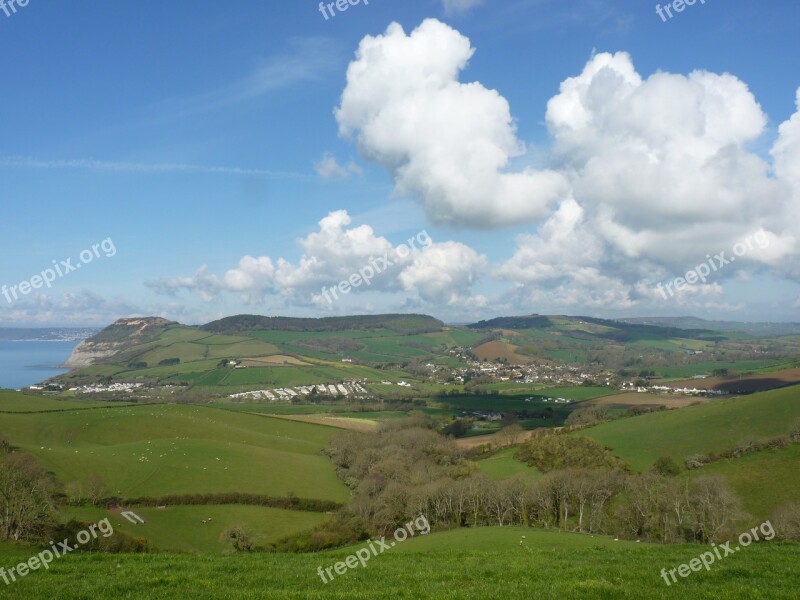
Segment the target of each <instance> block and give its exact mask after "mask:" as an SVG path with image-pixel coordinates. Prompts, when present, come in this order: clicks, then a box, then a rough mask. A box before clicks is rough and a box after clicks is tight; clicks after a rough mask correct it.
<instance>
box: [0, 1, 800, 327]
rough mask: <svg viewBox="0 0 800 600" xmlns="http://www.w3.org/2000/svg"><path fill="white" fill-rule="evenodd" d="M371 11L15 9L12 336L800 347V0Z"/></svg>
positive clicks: (2, 132) (5, 256)
mask: <svg viewBox="0 0 800 600" xmlns="http://www.w3.org/2000/svg"><path fill="white" fill-rule="evenodd" d="M352 1H353V2H355V4H352V3H350V4H347V3H346V2H345V1H344V0H342V1H341V2H340V3H339V8H337V4H336V3H331V4H329V5H320V4H319V3H317V2H312V1H310V0H292V1H287V2H280V3H279V2H274V1H272V0H269V1H267V2H264V1H256V0H237V1H236V2H229V3H220V2H210V1H207V0H191V1H189V0H170V1H169V2H158V3H141V2H138V3H123V2H99V1H97V0H95V1H89V0H74V1H72V2H58V3H55V2H46V1H45V0H29V1H28V2H27V3H24V2H23V3H24V4H25V6H20V5H19V4H18V3H19V0H17V3H14V4H9V2H10V0H4V4H0V56H2V57H3V60H2V70H0V97H2V98H3V102H2V108H0V207H1V209H0V210H1V211H2V212H0V256H2V262H0V286H2V287H1V288H0V326H3V327H30V326H104V325H107V324H109V323H111V322H113V321H114V320H116V319H117V318H121V317H131V316H150V315H154V316H162V317H166V318H169V319H173V320H176V321H180V322H182V323H186V324H200V323H205V322H208V321H211V320H214V319H217V318H221V317H224V316H229V315H233V314H240V313H247V314H262V315H287V316H315V317H321V316H333V315H345V314H374V313H385V312H404V313H405V312H414V313H425V314H430V315H433V316H435V317H437V318H440V319H442V320H444V321H447V322H450V323H465V322H471V321H475V320H478V319H485V318H492V317H495V316H505V315H521V314H533V313H539V314H570V315H586V316H596V317H605V318H617V317H623V316H684V315H693V316H697V317H701V318H706V319H714V320H734V321H735V320H738V321H800V109H799V108H798V103H800V37H799V36H797V27H798V21H800V4H798V3H797V2H796V1H795V0H770V2H769V3H760V2H755V1H752V0H705V1H703V0H696V2H694V3H693V4H692V5H685V4H682V3H681V2H680V0H678V1H677V2H676V3H675V5H673V4H672V3H670V4H667V3H661V4H657V3H655V2H646V1H641V0H614V1H613V2H601V1H597V0H408V1H406V2H399V1H398V0H369V2H365V1H364V0H352ZM3 6H5V8H3ZM341 7H345V10H340V8H341ZM679 9H680V10H679ZM670 15H671V16H670Z"/></svg>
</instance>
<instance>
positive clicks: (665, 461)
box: [650, 456, 681, 477]
mask: <svg viewBox="0 0 800 600" xmlns="http://www.w3.org/2000/svg"><path fill="white" fill-rule="evenodd" d="M650 471H652V472H653V473H656V474H658V475H663V476H665V477H675V476H676V475H678V474H679V473H680V472H681V467H680V465H679V464H678V463H676V462H675V459H673V458H672V457H671V456H662V457H660V458H659V459H658V460H656V462H655V464H654V465H653V467H652V468H651V469H650Z"/></svg>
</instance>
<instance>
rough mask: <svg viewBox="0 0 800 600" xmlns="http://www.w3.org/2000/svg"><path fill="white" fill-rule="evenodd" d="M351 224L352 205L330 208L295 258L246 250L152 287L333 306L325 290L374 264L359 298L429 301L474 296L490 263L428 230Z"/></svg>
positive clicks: (209, 295)
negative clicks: (392, 236) (390, 234)
mask: <svg viewBox="0 0 800 600" xmlns="http://www.w3.org/2000/svg"><path fill="white" fill-rule="evenodd" d="M351 222H352V219H351V217H350V215H349V214H348V213H347V211H344V210H339V211H334V212H331V213H329V214H328V215H327V216H326V217H324V218H323V219H321V220H320V221H319V230H318V231H315V232H313V233H310V234H309V235H308V236H306V237H305V238H302V239H300V240H298V245H299V246H300V248H301V249H302V254H301V256H300V258H299V260H298V261H297V262H296V263H293V262H291V261H288V260H286V259H283V258H279V259H277V260H273V259H272V258H271V257H268V256H260V257H253V256H245V257H243V258H242V259H240V260H239V263H238V265H237V266H236V267H234V268H232V269H230V270H228V271H227V272H226V273H225V274H224V275H222V276H217V275H215V274H213V273H211V272H210V270H209V268H208V267H207V266H206V265H203V266H201V267H200V268H199V269H198V270H197V271H196V272H195V274H194V275H192V276H188V277H173V278H164V279H160V280H158V281H156V282H151V283H149V286H150V287H151V288H153V289H154V290H156V291H158V292H162V293H168V294H175V293H177V292H179V291H181V290H188V291H193V292H196V293H199V295H200V296H201V297H202V298H203V299H205V300H207V301H212V300H215V299H217V298H218V297H219V295H220V294H222V293H223V292H232V293H236V294H239V295H240V296H241V298H242V300H243V301H245V302H247V303H253V304H257V303H262V302H264V301H265V300H266V299H267V298H276V297H277V298H283V299H284V300H286V301H287V302H292V303H293V304H302V305H308V306H311V305H316V306H317V307H319V308H325V309H329V308H332V307H331V306H330V305H331V304H332V302H333V300H334V296H332V295H331V294H329V295H328V296H325V295H324V294H323V288H325V289H329V288H331V287H335V286H337V284H339V283H340V282H341V281H347V280H349V279H350V278H351V277H352V276H354V275H356V274H358V273H361V272H363V273H367V271H364V269H367V268H370V269H371V270H372V271H374V277H373V278H372V279H371V280H370V282H369V284H368V285H366V284H364V285H363V287H362V285H361V284H359V286H358V287H359V288H360V289H359V290H357V293H356V294H355V296H356V297H357V296H358V295H359V294H360V293H363V292H365V291H371V292H387V293H403V294H405V296H406V298H409V297H410V298H412V299H414V300H420V301H421V302H422V303H423V304H424V303H426V302H428V303H439V302H453V301H455V299H456V298H461V299H463V298H471V297H472V296H471V287H472V285H473V282H474V281H475V280H476V278H477V277H478V275H479V274H480V272H481V271H482V270H483V269H484V268H485V266H486V257H484V256H480V255H478V253H476V252H475V251H474V250H472V249H471V248H468V247H467V246H464V245H463V244H460V243H457V242H443V243H436V242H434V241H433V240H432V239H431V237H430V236H429V235H428V234H427V232H425V231H421V232H418V233H417V234H416V235H414V236H412V237H410V238H409V239H408V240H406V241H404V242H402V243H401V244H398V245H394V244H392V243H391V242H390V241H389V240H388V239H386V238H384V237H381V236H377V235H376V234H375V232H374V230H373V229H372V227H370V226H369V225H360V226H357V227H350V225H351ZM348 293H349V292H348ZM340 297H341V296H336V297H335V299H336V300H339V298H340ZM351 297H352V296H351Z"/></svg>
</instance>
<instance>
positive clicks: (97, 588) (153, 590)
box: [0, 527, 800, 600]
mask: <svg viewBox="0 0 800 600" xmlns="http://www.w3.org/2000/svg"><path fill="white" fill-rule="evenodd" d="M522 535H525V536H526V545H527V548H526V547H521V546H520V544H519V541H520V539H521V536H522ZM703 550H704V549H703V548H701V547H699V546H651V545H645V544H625V543H622V542H618V543H615V542H613V541H610V540H608V539H607V538H591V537H590V536H582V535H577V534H567V533H561V534H559V533H550V532H545V531H537V530H533V529H523V528H511V527H504V528H480V529H477V530H468V531H463V532H461V531H458V532H453V533H445V534H432V535H431V536H429V537H428V538H412V539H409V540H408V541H406V542H404V543H402V544H399V545H398V546H397V547H396V548H393V549H391V550H388V551H386V552H385V553H384V554H381V555H379V556H377V557H374V558H373V559H372V560H370V562H368V563H367V566H366V567H365V568H362V567H360V566H359V567H357V568H355V569H352V570H350V571H348V572H346V573H345V574H344V575H339V576H337V577H336V579H334V580H333V581H331V582H329V583H328V584H324V583H322V580H321V579H320V578H319V576H318V575H317V568H318V567H323V568H324V567H328V566H331V565H333V564H334V563H336V562H338V561H341V560H344V559H345V558H346V556H348V555H349V554H351V553H352V552H353V551H354V548H349V549H345V550H337V551H334V552H325V553H319V554H304V555H291V554H273V555H258V554H256V555H246V556H243V555H236V556H224V557H209V556H191V555H168V554H164V555H136V556H132V555H119V556H104V555H94V556H90V555H78V554H75V553H73V554H70V555H68V556H66V557H64V558H63V559H61V560H58V561H56V562H55V563H53V564H52V565H51V567H50V570H49V571H46V572H44V571H37V572H33V573H31V574H30V575H28V576H27V577H25V578H24V579H22V580H20V581H17V582H16V583H14V584H12V585H11V586H8V587H7V588H6V589H5V590H4V591H3V592H4V593H3V597H5V598H9V599H12V600H45V599H47V600H50V599H52V598H59V600H73V599H75V600H77V599H79V598H80V599H84V598H92V599H93V600H112V599H113V600H116V599H117V598H149V599H154V600H166V599H169V600H173V599H182V598H193V599H197V600H211V599H214V600H218V599H226V600H228V599H230V600H238V599H242V600H244V599H254V598H259V599H261V598H276V599H278V598H279V599H281V600H283V599H286V598H289V599H300V598H302V599H307V598H312V599H314V598H320V599H321V598H342V599H345V598H346V599H352V598H356V599H359V598H364V599H367V598H369V599H372V598H408V599H418V598H435V599H458V598H478V599H483V598H507V599H514V600H516V599H526V600H527V599H528V598H543V599H558V600H563V599H564V598H581V599H582V600H583V599H589V600H591V599H611V598H630V599H636V600H639V599H640V598H655V599H674V598H692V599H701V600H703V599H709V600H710V599H714V600H717V599H720V598H724V599H741V600H745V599H747V600H751V599H767V598H769V599H784V598H785V599H789V598H796V590H797V585H798V581H799V580H800V575H798V572H797V570H796V568H795V565H796V564H797V563H798V561H800V546H799V545H796V544H769V545H766V544H759V545H754V546H751V547H749V548H747V549H746V550H744V551H742V552H739V553H737V554H736V555H735V556H731V557H728V558H725V559H724V560H722V561H720V562H719V563H718V564H715V565H713V566H712V569H711V571H710V572H706V571H702V572H699V573H691V574H690V575H689V577H687V578H686V579H680V578H679V581H678V583H677V584H673V585H672V586H671V587H667V585H666V584H665V583H664V580H663V579H661V577H660V570H661V568H662V567H666V568H668V569H669V568H674V567H677V566H678V565H679V564H682V563H687V562H688V561H689V560H690V559H692V558H693V557H695V556H697V555H698V554H699V553H700V552H701V551H703ZM12 552H13V554H8V553H7V551H4V550H3V549H2V548H1V547H0V563H1V564H3V565H8V566H10V565H13V564H16V562H19V561H20V560H24V559H26V558H27V557H28V556H30V555H31V554H32V553H33V551H32V550H31V552H29V553H25V552H21V551H19V549H16V550H13V551H12Z"/></svg>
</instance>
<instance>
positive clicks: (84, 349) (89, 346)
mask: <svg viewBox="0 0 800 600" xmlns="http://www.w3.org/2000/svg"><path fill="white" fill-rule="evenodd" d="M174 325H177V323H176V322H174V321H168V320H167V319H162V318H161V317H141V318H135V319H119V320H117V321H116V322H114V323H113V324H112V325H109V326H108V327H106V328H105V329H103V330H102V331H100V332H99V333H97V334H95V335H93V336H92V337H90V338H88V339H85V340H83V341H82V342H81V343H80V344H78V346H77V348H75V350H73V352H72V356H70V357H69V360H68V361H67V363H66V366H67V367H69V368H71V369H73V368H78V367H86V366H88V365H92V364H95V363H97V362H100V361H102V360H104V359H108V358H111V357H114V356H116V355H117V354H119V353H121V352H123V351H124V350H126V349H128V348H130V347H131V346H135V345H139V344H144V343H146V342H149V341H152V340H154V339H156V338H157V337H158V336H159V335H160V334H161V333H163V332H164V331H165V330H166V329H167V328H168V327H170V326H174Z"/></svg>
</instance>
